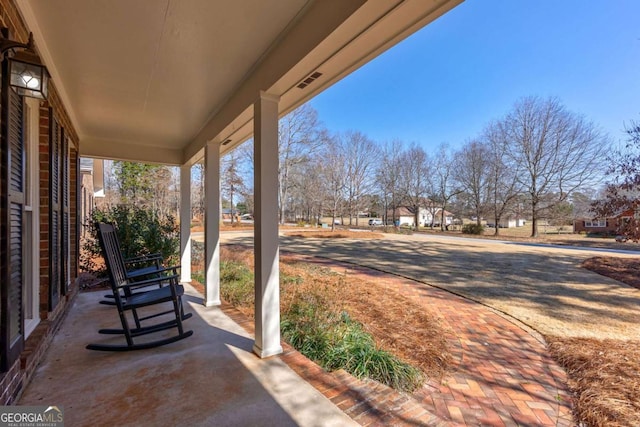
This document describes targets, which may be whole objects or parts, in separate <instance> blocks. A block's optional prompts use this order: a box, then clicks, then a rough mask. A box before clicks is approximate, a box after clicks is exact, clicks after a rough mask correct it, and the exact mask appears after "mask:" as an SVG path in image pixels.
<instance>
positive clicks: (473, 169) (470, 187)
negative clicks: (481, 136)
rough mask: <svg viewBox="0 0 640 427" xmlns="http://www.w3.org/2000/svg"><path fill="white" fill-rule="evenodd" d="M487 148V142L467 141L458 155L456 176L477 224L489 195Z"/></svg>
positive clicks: (488, 155) (488, 156)
mask: <svg viewBox="0 0 640 427" xmlns="http://www.w3.org/2000/svg"><path fill="white" fill-rule="evenodd" d="M489 150H490V149H489V146H488V145H487V144H485V143H483V142H482V141H478V140H473V141H469V142H467V143H466V144H465V146H464V147H463V148H462V150H461V151H460V154H459V155H458V169H457V171H456V177H457V179H458V181H459V182H460V184H461V186H462V188H463V189H464V191H465V193H466V195H467V196H468V197H467V200H468V202H469V204H470V205H471V209H472V211H473V213H474V215H475V217H476V223H477V224H478V225H480V224H481V220H482V218H481V217H482V215H483V213H484V211H485V209H486V207H487V199H488V196H489V191H488V190H489V178H490V168H489V166H490V151H489Z"/></svg>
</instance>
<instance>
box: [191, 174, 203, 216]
mask: <svg viewBox="0 0 640 427" xmlns="http://www.w3.org/2000/svg"><path fill="white" fill-rule="evenodd" d="M191 182H192V184H191V200H192V203H193V207H192V211H193V214H194V215H195V216H196V217H198V218H200V219H201V220H202V219H204V212H205V200H204V164H203V163H196V164H195V165H193V167H192V168H191Z"/></svg>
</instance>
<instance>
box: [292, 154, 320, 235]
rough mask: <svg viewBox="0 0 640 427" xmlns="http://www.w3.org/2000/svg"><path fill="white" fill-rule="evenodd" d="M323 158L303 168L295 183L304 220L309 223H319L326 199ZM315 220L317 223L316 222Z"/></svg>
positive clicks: (317, 157) (306, 164) (296, 196)
mask: <svg viewBox="0 0 640 427" xmlns="http://www.w3.org/2000/svg"><path fill="white" fill-rule="evenodd" d="M320 160H321V157H320V156H316V157H315V160H314V161H311V162H308V163H305V164H304V165H303V166H302V167H301V171H300V172H301V173H299V174H298V176H297V179H296V183H295V198H296V200H297V201H298V202H297V203H298V204H299V206H300V210H301V214H302V218H303V219H304V220H306V221H307V222H308V223H312V222H315V223H319V222H320V219H321V217H322V207H323V204H324V202H325V199H326V190H327V189H326V188H325V182H324V177H323V175H322V163H321V161H320ZM314 220H315V221H314Z"/></svg>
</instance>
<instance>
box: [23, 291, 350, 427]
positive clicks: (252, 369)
mask: <svg viewBox="0 0 640 427" xmlns="http://www.w3.org/2000/svg"><path fill="white" fill-rule="evenodd" d="M186 288H187V293H188V295H186V298H185V301H184V302H185V310H186V311H187V312H192V313H193V314H194V315H193V317H192V318H191V319H188V320H187V321H186V322H185V325H186V328H187V329H191V330H193V331H194V334H193V336H191V337H189V338H187V339H184V340H182V341H179V342H177V343H173V344H169V345H166V346H163V347H159V348H155V349H151V350H143V351H134V352H124V353H120V352H98V351H90V350H86V349H85V345H86V344H89V343H94V342H106V341H109V340H110V339H112V338H110V337H108V336H105V335H99V334H98V333H97V331H98V329H100V328H103V327H117V326H118V324H119V321H118V319H117V313H116V311H115V310H114V308H113V307H109V306H105V305H100V304H98V301H99V300H100V298H101V297H102V295H103V294H104V292H90V293H81V294H79V295H78V296H77V298H76V300H75V302H74V306H73V307H72V308H71V310H70V312H69V314H68V317H67V318H66V319H65V321H64V324H63V325H62V327H61V329H60V331H59V332H58V333H57V335H56V336H55V338H54V340H53V342H52V344H51V347H50V348H49V350H48V352H47V355H46V357H45V359H44V361H43V363H42V364H41V365H40V367H39V368H38V370H37V371H36V374H35V375H34V377H33V379H32V381H31V383H30V385H29V386H28V387H27V389H26V391H25V392H24V394H23V395H22V397H21V399H20V401H19V402H18V404H19V405H59V406H63V407H64V413H65V425H68V426H89V425H91V426H96V425H109V426H112V425H136V426H147V425H148V426H177V425H188V426H214V425H215V426H258V425H260V426H294V425H300V426H346V425H356V424H355V423H354V421H353V420H351V418H349V417H348V416H347V415H345V413H343V412H342V411H341V410H340V409H339V408H338V407H337V406H335V405H334V404H333V403H332V402H331V401H330V400H329V399H328V398H326V397H325V396H323V395H322V394H321V393H320V392H318V391H317V390H316V389H315V388H313V387H312V386H311V385H309V384H308V383H307V382H306V381H305V380H303V379H302V378H301V377H300V376H298V375H297V374H296V373H295V372H294V371H293V370H291V369H290V368H289V367H288V366H287V365H286V364H285V363H284V362H283V360H282V359H281V358H279V357H273V358H270V359H259V358H258V357H257V356H256V355H255V354H253V353H252V351H251V350H252V346H253V338H251V337H250V336H249V335H248V334H247V332H246V331H245V330H244V329H243V328H241V327H240V326H239V325H238V324H237V323H236V322H234V321H233V320H231V319H230V318H229V317H228V316H226V315H225V314H224V313H223V312H222V311H221V310H220V309H219V308H216V307H212V308H205V307H204V306H203V305H202V304H201V301H202V299H201V297H200V296H199V295H198V294H197V293H196V292H195V290H193V288H191V287H190V286H188V285H187V286H186ZM119 339H121V340H124V339H123V338H119Z"/></svg>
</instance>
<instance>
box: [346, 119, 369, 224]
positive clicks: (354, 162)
mask: <svg viewBox="0 0 640 427" xmlns="http://www.w3.org/2000/svg"><path fill="white" fill-rule="evenodd" d="M338 139H339V140H340V142H339V146H341V147H342V149H343V150H344V157H345V162H346V174H347V175H346V179H345V193H346V203H347V212H348V214H349V225H352V220H353V216H354V215H355V217H356V225H359V224H358V213H359V212H360V210H361V209H362V206H363V204H362V202H363V197H364V195H365V194H367V193H368V192H370V191H371V189H372V188H373V182H374V181H373V173H374V165H375V164H376V163H377V162H378V158H379V150H378V147H377V146H376V145H375V144H374V143H373V141H371V140H370V139H369V138H367V137H366V136H365V135H364V134H362V133H360V132H356V131H349V132H347V133H346V134H344V135H341V136H338Z"/></svg>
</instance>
